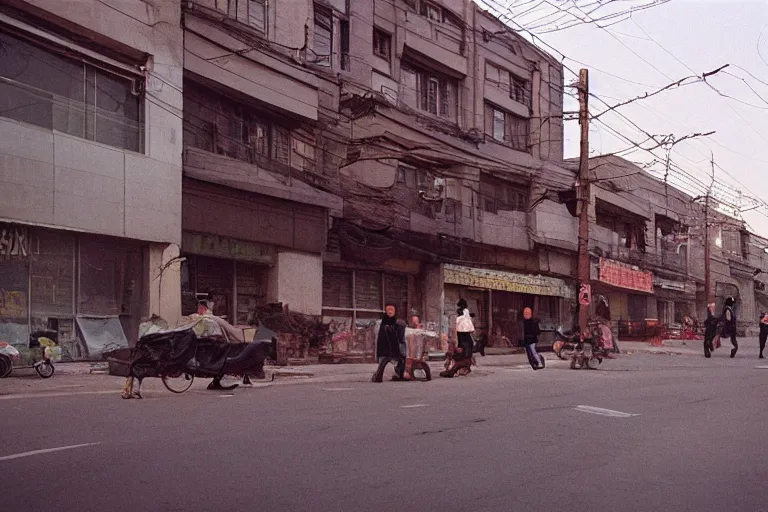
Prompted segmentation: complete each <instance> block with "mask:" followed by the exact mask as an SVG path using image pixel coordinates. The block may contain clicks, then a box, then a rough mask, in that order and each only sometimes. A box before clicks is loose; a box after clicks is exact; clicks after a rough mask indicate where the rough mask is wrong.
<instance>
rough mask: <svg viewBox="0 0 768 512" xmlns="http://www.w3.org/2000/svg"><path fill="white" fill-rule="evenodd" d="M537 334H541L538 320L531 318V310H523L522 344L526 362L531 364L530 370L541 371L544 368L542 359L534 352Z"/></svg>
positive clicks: (544, 363)
mask: <svg viewBox="0 0 768 512" xmlns="http://www.w3.org/2000/svg"><path fill="white" fill-rule="evenodd" d="M539 334H541V329H540V328H539V322H538V320H536V319H535V318H533V310H531V308H525V309H524V310H523V343H524V344H525V353H526V355H527V356H528V362H529V363H531V368H533V369H534V370H541V369H542V368H544V367H545V366H546V362H545V361H544V357H543V356H542V355H541V354H539V353H538V352H537V351H536V344H537V343H538V342H539Z"/></svg>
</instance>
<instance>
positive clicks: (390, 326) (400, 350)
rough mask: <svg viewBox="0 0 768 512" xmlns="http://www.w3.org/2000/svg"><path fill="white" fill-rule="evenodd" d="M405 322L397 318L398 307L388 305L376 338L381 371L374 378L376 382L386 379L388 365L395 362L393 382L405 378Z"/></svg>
mask: <svg viewBox="0 0 768 512" xmlns="http://www.w3.org/2000/svg"><path fill="white" fill-rule="evenodd" d="M406 354H407V346H406V344H405V322H404V321H402V320H399V319H398V318H397V306H395V305H394V304H387V305H386V306H385V307H384V314H383V315H382V316H381V326H380V327H379V334H378V336H377V338H376V357H377V358H378V361H379V369H378V370H377V371H376V373H375V374H374V376H373V381H374V382H381V381H382V379H383V377H384V369H385V368H386V363H389V362H390V361H395V362H396V364H395V375H394V376H393V377H392V380H403V378H404V376H405V356H406Z"/></svg>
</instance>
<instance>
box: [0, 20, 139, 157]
mask: <svg viewBox="0 0 768 512" xmlns="http://www.w3.org/2000/svg"><path fill="white" fill-rule="evenodd" d="M0 29H2V30H0V36H2V35H5V36H6V37H9V38H10V39H15V40H17V41H19V42H20V43H21V44H22V45H28V46H31V47H33V48H35V49H37V50H38V51H40V52H43V53H45V54H47V55H49V56H51V57H52V58H53V59H59V60H60V61H62V62H68V63H70V64H74V65H75V67H81V68H82V83H83V96H82V100H79V99H77V98H68V97H67V98H64V99H66V103H67V106H68V107H70V108H71V107H74V108H75V109H78V108H80V107H81V110H82V116H83V119H82V130H81V131H80V132H79V133H72V132H69V131H66V130H60V129H58V128H57V127H56V121H55V117H56V115H55V113H54V109H53V107H55V106H56V98H57V97H61V96H60V95H59V94H57V93H56V92H53V91H51V90H47V89H42V88H41V85H44V84H36V85H30V84H27V83H24V82H20V81H18V80H16V79H13V78H8V77H2V76H0V81H1V82H2V83H5V84H7V85H8V86H9V87H13V88H16V89H19V90H27V91H32V90H33V91H35V93H36V94H41V95H43V96H44V97H49V96H50V99H49V101H50V105H51V115H50V123H49V124H50V125H48V124H46V125H43V124H38V123H35V122H30V121H28V120H23V119H17V118H15V117H5V116H0V117H5V118H6V119H13V120H15V121H17V122H20V123H24V124H29V125H31V126H37V127H39V128H42V129H46V130H54V131H61V132H62V133H65V134H67V135H69V136H72V137H76V138H79V139H82V140H86V141H89V142H92V143H96V144H103V145H105V146H107V147H110V148H114V149H118V150H122V151H130V152H133V153H138V154H145V153H146V145H147V141H146V137H147V120H146V115H147V111H146V109H147V100H146V93H145V79H144V77H143V75H142V74H141V73H139V72H137V71H136V70H135V69H133V68H131V67H130V66H128V65H126V64H123V63H120V62H117V61H113V60H112V59H109V58H107V57H103V58H102V56H101V55H100V54H98V53H96V52H94V51H91V50H86V49H83V48H80V47H78V46H77V45H74V44H73V43H70V42H68V41H66V40H63V39H60V38H58V37H56V36H54V35H52V34H47V33H45V32H42V31H40V30H38V29H32V28H29V29H27V27H25V26H24V25H23V24H21V23H18V24H17V23H16V22H14V23H8V24H6V23H5V20H4V19H0ZM101 75H105V77H106V78H108V79H110V80H113V81H115V82H120V81H124V82H125V84H124V85H125V86H126V87H125V92H126V101H127V99H129V98H130V97H133V98H135V99H136V109H135V112H136V118H135V119H133V118H131V117H129V116H127V115H126V114H125V104H126V102H123V103H120V102H119V101H118V100H117V99H115V98H114V97H112V96H111V95H110V94H109V92H105V91H102V92H101V94H105V95H107V96H110V97H112V99H113V100H114V101H115V102H117V103H118V104H119V105H120V104H121V105H123V113H122V114H117V115H116V119H115V120H114V122H117V123H119V124H121V125H125V124H126V121H130V122H132V123H135V129H136V131H137V133H136V141H135V142H136V146H135V147H128V145H127V144H125V142H126V141H127V137H128V136H129V135H130V134H129V133H128V132H127V131H126V130H123V131H122V133H121V138H122V139H123V144H121V145H116V144H113V143H111V142H103V141H102V140H99V138H98V137H99V134H98V132H99V130H98V125H99V123H98V121H99V119H98V117H97V116H98V114H99V110H98V108H99V107H98V98H99V94H100V93H99V85H98V77H99V76H101ZM62 98H63V97H62ZM112 113H113V112H110V111H105V112H104V115H105V116H108V117H107V119H111V118H112ZM67 115H72V114H71V112H70V113H68V114H67ZM102 122H103V121H102ZM103 133H104V134H106V133H108V132H103Z"/></svg>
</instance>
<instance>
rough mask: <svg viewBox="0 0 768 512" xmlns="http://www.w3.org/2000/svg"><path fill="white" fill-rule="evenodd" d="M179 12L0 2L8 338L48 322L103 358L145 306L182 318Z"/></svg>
mask: <svg viewBox="0 0 768 512" xmlns="http://www.w3.org/2000/svg"><path fill="white" fill-rule="evenodd" d="M110 4H111V5H110ZM179 16H180V4H179V2H177V1H173V0H160V1H155V2H152V4H151V5H150V4H149V3H147V4H140V5H139V4H137V3H136V2H129V1H115V2H110V3H109V4H108V3H99V2H91V3H89V6H88V8H87V9H79V8H77V9H76V8H73V7H72V5H71V3H67V2H54V1H43V0H29V1H16V0H11V1H8V2H3V5H2V6H1V7H0V46H1V47H2V49H3V57H2V59H0V342H7V343H11V344H13V345H18V346H20V347H25V346H27V343H28V340H29V335H30V332H35V331H40V330H48V331H52V333H53V334H52V335H53V336H55V337H57V338H58V340H59V342H60V343H61V345H62V348H63V353H64V356H65V357H69V358H75V359H81V358H97V357H99V356H100V353H101V352H102V351H103V350H104V349H105V348H110V347H116V346H121V345H125V344H126V343H127V342H128V340H129V339H130V338H132V337H135V336H136V333H137V330H138V322H139V321H140V318H141V317H143V316H145V315H147V314H149V313H150V312H153V313H158V314H161V315H163V316H167V317H177V316H178V304H179V301H178V300H177V299H176V295H177V293H178V292H177V290H178V286H179V282H178V272H176V273H175V274H174V272H173V271H172V270H173V269H172V266H173V265H172V264H169V262H172V261H174V258H175V257H176V256H177V255H178V244H179V243H180V242H181V194H180V191H181V178H182V175H181V142H182V119H181V107H182V93H181V90H182V89H181V88H182V81H181V76H182V51H181V45H182V31H181V27H180V26H179V23H178V20H179ZM169 269H170V270H171V271H167V272H166V270H169Z"/></svg>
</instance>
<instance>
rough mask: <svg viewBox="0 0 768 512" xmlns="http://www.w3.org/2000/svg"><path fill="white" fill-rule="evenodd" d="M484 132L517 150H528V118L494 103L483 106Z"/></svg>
mask: <svg viewBox="0 0 768 512" xmlns="http://www.w3.org/2000/svg"><path fill="white" fill-rule="evenodd" d="M485 119H486V121H485V132H486V134H488V135H490V136H491V137H492V138H493V139H494V140H496V141H499V142H503V143H505V144H507V145H509V146H511V147H512V148H514V149H516V150H518V151H526V152H527V151H529V147H528V135H529V131H528V130H529V128H528V127H529V122H530V121H529V120H528V119H526V118H524V117H520V116H516V115H514V114H510V113H509V112H506V111H504V110H501V109H500V108H498V107H496V106H494V105H486V108H485Z"/></svg>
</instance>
